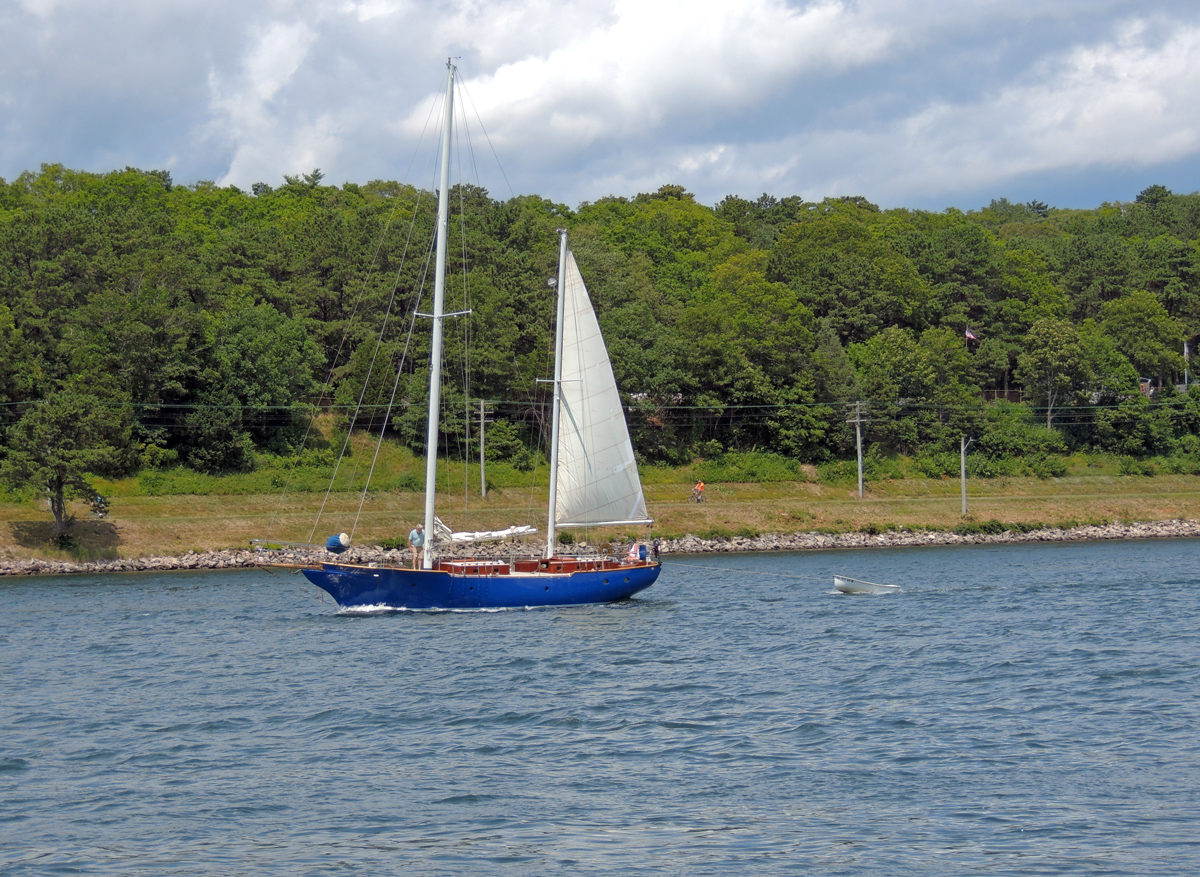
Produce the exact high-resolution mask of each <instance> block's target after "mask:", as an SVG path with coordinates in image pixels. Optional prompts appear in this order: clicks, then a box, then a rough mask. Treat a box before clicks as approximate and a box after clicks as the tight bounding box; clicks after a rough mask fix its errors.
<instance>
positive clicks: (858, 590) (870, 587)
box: [833, 576, 900, 594]
mask: <svg viewBox="0 0 1200 877" xmlns="http://www.w3.org/2000/svg"><path fill="white" fill-rule="evenodd" d="M833 586H834V588H836V589H837V590H839V591H841V592H842V593H843V594H896V593H899V591H900V586H899V585H880V584H877V583H876V582H864V581H862V580H861V579H852V578H850V577H849V576H834V577H833Z"/></svg>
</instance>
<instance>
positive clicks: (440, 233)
mask: <svg viewBox="0 0 1200 877" xmlns="http://www.w3.org/2000/svg"><path fill="white" fill-rule="evenodd" d="M446 69H447V70H448V71H449V75H448V76H447V77H446V118H445V121H444V122H443V124H442V180H441V186H440V187H439V188H438V218H437V229H436V232H435V233H436V234H437V263H436V267H435V269H434V275H433V315H432V316H433V347H432V348H431V350H430V352H429V422H428V427H427V429H426V433H425V556H424V560H423V562H422V566H423V567H424V568H425V569H432V568H433V559H434V558H433V554H434V536H435V531H434V527H433V499H434V494H435V493H436V491H437V448H438V415H439V413H440V412H439V409H440V407H441V396H442V320H443V312H444V310H445V306H446V238H447V235H448V233H449V229H450V129H451V126H452V125H453V123H454V62H453V61H452V60H450V59H447V61H446Z"/></svg>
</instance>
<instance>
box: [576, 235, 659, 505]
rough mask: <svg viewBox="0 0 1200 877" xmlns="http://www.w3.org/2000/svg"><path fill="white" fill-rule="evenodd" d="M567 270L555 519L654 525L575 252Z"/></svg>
mask: <svg viewBox="0 0 1200 877" xmlns="http://www.w3.org/2000/svg"><path fill="white" fill-rule="evenodd" d="M565 274H566V289H565V292H564V299H565V302H564V314H563V360H562V385H561V386H560V388H559V393H560V397H561V400H562V407H561V413H560V415H559V431H558V500H557V502H556V504H555V510H554V519H555V521H556V523H558V525H560V526H565V527H569V526H581V525H585V524H624V523H649V522H650V521H649V515H648V513H647V511H646V500H645V498H644V497H643V496H642V483H641V481H640V479H639V478H638V472H637V464H636V463H635V462H634V459H633V445H632V443H631V442H630V441H629V427H628V426H627V425H626V423H625V412H624V411H623V410H622V409H621V397H620V395H619V394H618V393H617V382H616V380H615V379H614V378H613V371H612V365H611V363H610V362H609V359H608V350H607V349H606V348H605V346H604V338H603V337H601V335H600V324H599V323H597V322H596V312H595V311H594V310H593V309H592V302H591V299H589V298H588V292H587V287H585V286H584V284H583V277H582V276H581V275H580V273H579V267H578V266H577V265H576V264H575V255H574V254H573V253H571V252H570V251H568V252H567V264H566V272H565Z"/></svg>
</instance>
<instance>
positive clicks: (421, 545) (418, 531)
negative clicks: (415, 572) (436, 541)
mask: <svg viewBox="0 0 1200 877" xmlns="http://www.w3.org/2000/svg"><path fill="white" fill-rule="evenodd" d="M408 547H409V548H411V549H412V553H413V569H420V568H421V555H422V554H423V553H424V551H425V528H424V527H423V526H422V525H421V524H417V526H415V527H413V528H412V529H411V530H409V531H408Z"/></svg>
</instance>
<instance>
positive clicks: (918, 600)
mask: <svg viewBox="0 0 1200 877" xmlns="http://www.w3.org/2000/svg"><path fill="white" fill-rule="evenodd" d="M1198 557H1200V543H1197V542H1191V541H1182V542H1154V543H1132V542H1127V543H1116V544H1100V545H1067V546H1043V545H1035V546H1028V547H1017V546H1006V547H995V548H963V549H947V548H940V549H921V550H914V549H909V550H895V551H882V550H873V551H860V552H829V553H806V554H781V555H755V556H706V557H696V558H672V559H668V562H667V566H666V569H665V571H664V573H663V575H662V578H661V579H660V580H659V583H658V584H657V585H655V587H654V588H652V589H651V590H649V591H647V592H645V594H644V595H642V598H641V599H636V600H634V601H631V602H628V603H624V604H619V605H610V606H599V607H586V608H571V609H542V610H532V611H506V612H493V613H445V614H415V613H398V614H387V615H373V616H348V615H339V614H337V612H336V608H335V607H334V606H333V604H332V603H330V602H328V601H327V600H322V599H321V598H320V597H319V596H318V592H317V591H316V589H314V588H312V587H311V586H308V585H307V584H305V583H304V582H303V581H302V580H301V579H300V578H298V577H296V576H291V575H284V576H275V575H272V574H270V573H266V572H232V573H230V572H226V573H206V574H199V573H196V574H184V573H180V574H171V575H161V576H160V575H152V574H143V575H134V576H116V575H112V576H96V577H88V578H84V577H77V578H58V579H54V578H45V579H20V580H3V581H0V874H4V875H9V874H22V875H23V874H72V873H86V874H114V875H115V874H121V875H175V874H241V873H247V874H287V875H298V874H372V875H379V874H429V875H468V874H471V875H474V874H550V873H570V874H613V875H617V874H620V875H625V874H656V875H657V874H665V875H702V874H743V873H762V874H789V873H796V874H799V873H804V874H830V875H835V874H836V875H840V874H846V875H884V874H921V875H963V874H971V873H987V874H1087V875H1098V874H1129V875H1157V874H1179V875H1192V874H1196V873H1198V872H1200V754H1198V752H1200V746H1198V745H1197V744H1198V742H1200V740H1198V737H1200V730H1198V729H1200V673H1198V671H1197V666H1198V654H1197V653H1198V642H1197V636H1196V634H1197V618H1198V617H1200V588H1198V587H1197V585H1198V581H1200V568H1198V565H1197V558H1198ZM834 572H839V573H844V574H846V575H850V576H853V577H856V578H862V579H868V580H872V581H882V582H891V583H896V584H900V585H902V586H903V588H904V590H903V592H902V593H899V594H894V595H888V596H879V597H875V596H845V595H839V594H837V593H836V592H834V591H833V588H832V575H833V573H834Z"/></svg>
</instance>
